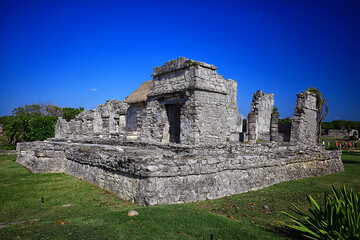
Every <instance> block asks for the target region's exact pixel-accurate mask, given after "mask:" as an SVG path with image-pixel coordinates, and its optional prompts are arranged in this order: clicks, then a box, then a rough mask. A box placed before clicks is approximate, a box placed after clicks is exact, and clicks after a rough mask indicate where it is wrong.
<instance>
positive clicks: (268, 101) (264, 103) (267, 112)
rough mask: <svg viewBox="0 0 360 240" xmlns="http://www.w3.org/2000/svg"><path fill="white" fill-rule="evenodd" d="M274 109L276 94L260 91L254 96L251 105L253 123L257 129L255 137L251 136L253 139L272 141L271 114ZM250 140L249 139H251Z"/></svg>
mask: <svg viewBox="0 0 360 240" xmlns="http://www.w3.org/2000/svg"><path fill="white" fill-rule="evenodd" d="M273 108H274V94H272V93H270V94H266V93H263V92H262V91H260V90H258V91H257V92H256V93H254V95H253V100H252V103H251V113H250V114H251V116H250V118H252V120H251V121H253V124H255V125H254V127H255V129H254V130H253V131H254V133H252V134H255V136H251V137H250V135H249V137H250V138H251V139H256V140H262V141H270V128H271V114H272V112H273ZM250 138H249V139H250Z"/></svg>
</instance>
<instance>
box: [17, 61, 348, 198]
mask: <svg viewBox="0 0 360 240" xmlns="http://www.w3.org/2000/svg"><path fill="white" fill-rule="evenodd" d="M216 69H217V68H216V67H215V66H213V65H209V64H206V63H203V62H197V61H192V60H188V59H186V58H178V59H176V60H171V61H169V62H167V63H165V65H163V66H161V67H156V68H155V69H154V73H153V75H152V76H153V79H152V80H149V81H147V82H144V83H143V84H142V85H140V87H139V88H138V89H137V90H136V91H135V92H134V93H133V94H131V95H130V96H129V97H127V98H126V99H125V100H124V101H116V100H111V101H107V102H106V103H105V105H99V106H98V107H97V108H96V109H94V110H88V111H84V112H82V113H81V114H80V115H79V116H77V117H76V118H75V119H74V120H71V121H70V122H66V121H65V120H64V119H62V118H59V120H58V122H57V124H56V126H55V138H54V139H48V140H47V141H44V142H32V143H19V144H18V146H17V150H18V152H19V155H18V159H17V162H18V163H20V164H22V165H24V166H25V167H27V168H28V169H30V170H31V171H33V172H64V173H67V174H70V175H72V176H75V177H77V178H80V179H84V180H86V181H89V182H91V183H93V184H96V185H98V186H100V187H102V188H105V189H108V190H110V191H112V192H114V193H116V194H117V195H118V196H119V197H120V198H123V199H126V200H131V201H134V202H136V203H138V204H148V205H154V204H162V203H181V202H193V201H198V200H205V199H214V198H219V197H224V196H228V195H232V194H237V193H242V192H246V191H250V190H256V189H260V188H264V187H267V186H270V185H273V184H276V183H279V182H282V181H288V180H293V179H299V178H304V177H310V176H318V175H324V174H330V173H333V172H338V171H343V165H342V162H341V152H340V151H326V150H325V149H324V148H323V146H320V145H318V144H316V143H315V140H316V99H315V98H314V96H313V95H312V94H311V93H309V92H302V93H299V94H298V99H297V106H296V112H295V113H294V119H293V123H292V125H291V141H292V142H291V143H290V142H286V143H283V141H285V135H286V136H288V137H287V138H289V136H290V131H284V129H282V127H281V125H279V124H278V114H277V113H273V106H274V96H273V94H265V93H263V92H261V91H257V92H256V93H255V94H254V96H253V102H252V104H251V112H250V113H249V115H248V118H247V126H246V132H242V130H243V126H242V122H243V119H242V116H241V115H239V113H238V106H237V101H236V93H237V91H236V90H237V83H236V82H235V81H233V80H230V79H224V78H223V77H222V76H220V75H218V74H217V72H216ZM314 101H315V102H314ZM314 103H315V105H314ZM314 124H315V125H314ZM285 132H286V134H285ZM257 140H261V141H260V142H261V143H260V142H258V143H256V141H257ZM287 140H288V139H287ZM241 141H243V142H241ZM270 141H271V142H270ZM302 141H305V144H303V143H302ZM244 142H247V143H244Z"/></svg>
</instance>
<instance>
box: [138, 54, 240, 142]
mask: <svg viewBox="0 0 360 240" xmlns="http://www.w3.org/2000/svg"><path fill="white" fill-rule="evenodd" d="M152 76H153V77H154V78H153V87H152V89H151V91H150V93H149V95H148V102H147V108H146V114H145V115H144V118H143V120H142V122H143V125H142V129H141V130H140V131H141V133H140V135H141V138H140V140H141V141H144V142H163V143H166V142H168V141H169V140H168V139H169V136H168V130H169V119H168V118H167V114H166V106H164V105H169V104H180V142H181V143H184V144H199V143H209V142H214V141H215V142H224V141H226V140H227V139H228V140H234V141H235V140H236V139H237V141H238V139H239V132H241V129H242V117H241V116H240V115H239V113H238V107H237V103H236V91H237V84H236V82H235V81H233V80H225V79H224V78H223V77H222V76H220V75H218V74H217V72H216V67H215V66H213V65H209V64H206V63H202V62H197V61H192V60H189V59H186V58H178V59H176V60H171V61H168V62H166V63H165V64H164V66H161V67H156V68H155V69H154V74H153V75H152Z"/></svg>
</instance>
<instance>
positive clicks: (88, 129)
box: [55, 100, 128, 139]
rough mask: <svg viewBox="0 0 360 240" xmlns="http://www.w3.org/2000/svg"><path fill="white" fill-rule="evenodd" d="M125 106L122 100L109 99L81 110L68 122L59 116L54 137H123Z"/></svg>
mask: <svg viewBox="0 0 360 240" xmlns="http://www.w3.org/2000/svg"><path fill="white" fill-rule="evenodd" d="M127 108H128V104H127V103H125V102H123V101H117V100H109V101H106V103H105V105H104V104H100V105H99V106H98V107H97V108H96V109H93V110H85V111H83V112H81V113H80V114H79V115H78V116H76V117H75V119H72V120H71V121H70V122H66V121H65V119H63V118H61V117H59V119H58V121H57V123H56V125H55V138H65V139H90V138H124V136H125V114H126V112H127Z"/></svg>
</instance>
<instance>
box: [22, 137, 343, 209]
mask: <svg viewBox="0 0 360 240" xmlns="http://www.w3.org/2000/svg"><path fill="white" fill-rule="evenodd" d="M17 151H18V158H17V160H16V161H17V162H18V163H20V164H22V165H23V166H25V167H26V168H28V169H29V170H30V171H32V172H34V173H45V172H62V173H66V174H69V175H72V176H74V177H76V178H79V179H83V180H85V181H89V182H91V183H93V184H95V185H97V186H99V187H101V188H104V189H106V190H109V191H111V192H113V193H115V194H117V195H118V197H119V198H121V199H124V200H128V201H134V202H135V203H137V204H140V205H155V204H169V203H184V202H194V201H201V200H206V199H215V198H221V197H225V196H229V195H234V194H239V193H243V192H247V191H252V190H257V189H261V188H265V187H268V186H271V185H273V184H276V183H279V182H284V181H289V180H295V179H301V178H306V177H314V176H320V175H326V174H331V173H335V172H341V171H344V167H343V164H342V161H341V151H327V150H325V149H324V148H323V147H322V146H320V145H316V144H313V145H303V144H296V143H256V144H250V143H237V144H233V143H224V144H217V145H196V146H188V145H180V144H149V143H139V142H138V143H135V142H126V141H114V140H102V139H98V140H94V139H88V140H72V141H69V140H68V139H66V140H65V139H49V140H48V141H44V142H31V143H19V144H18V145H17Z"/></svg>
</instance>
